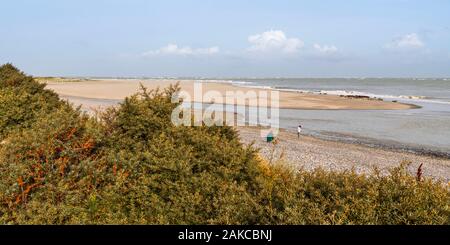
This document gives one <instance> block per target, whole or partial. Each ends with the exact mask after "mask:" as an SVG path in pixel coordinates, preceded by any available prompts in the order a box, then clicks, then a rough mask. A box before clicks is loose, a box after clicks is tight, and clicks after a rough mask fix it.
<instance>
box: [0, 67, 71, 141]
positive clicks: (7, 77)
mask: <svg viewBox="0 0 450 245" xmlns="http://www.w3.org/2000/svg"><path fill="white" fill-rule="evenodd" d="M60 106H68V105H67V104H66V103H64V102H62V101H60V100H59V98H58V95H57V94H55V93H54V92H52V91H49V90H46V89H45V85H44V84H40V83H38V82H36V81H34V79H33V78H32V77H30V76H26V75H25V74H24V73H23V72H21V71H19V70H18V69H17V68H15V67H14V66H12V65H11V64H6V65H3V66H0V141H1V140H2V139H3V138H4V137H6V135H7V134H9V133H10V132H11V131H14V130H21V129H24V128H29V127H30V126H31V125H32V124H33V123H34V122H35V120H36V119H37V118H38V117H39V115H44V114H47V113H50V112H51V111H53V110H54V109H56V108H58V107H60Z"/></svg>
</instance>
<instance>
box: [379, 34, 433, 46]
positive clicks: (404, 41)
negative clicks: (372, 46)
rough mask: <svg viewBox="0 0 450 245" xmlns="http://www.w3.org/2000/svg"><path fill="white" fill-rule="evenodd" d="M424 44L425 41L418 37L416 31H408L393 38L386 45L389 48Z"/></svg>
mask: <svg viewBox="0 0 450 245" xmlns="http://www.w3.org/2000/svg"><path fill="white" fill-rule="evenodd" d="M424 46H425V43H424V42H423V41H422V40H421V39H420V37H419V35H417V33H410V34H406V35H404V36H401V37H398V38H395V39H394V40H392V42H390V43H388V44H387V45H386V47H387V48H390V49H417V48H422V47H424Z"/></svg>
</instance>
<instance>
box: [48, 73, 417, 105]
mask: <svg viewBox="0 0 450 245" xmlns="http://www.w3.org/2000/svg"><path fill="white" fill-rule="evenodd" d="M39 80H40V81H41V82H43V83H46V84H47V88H49V89H52V90H54V91H55V92H57V93H58V94H60V95H64V96H74V97H81V98H91V99H124V98H125V97H127V96H130V95H132V94H134V93H136V92H138V91H139V84H140V83H142V84H143V85H144V86H145V87H147V88H149V89H156V88H158V87H159V88H164V87H167V86H169V85H170V84H174V83H175V82H179V83H180V86H181V88H182V90H184V91H186V92H188V93H190V94H192V95H193V94H194V91H193V87H194V83H195V81H194V80H121V79H116V80H98V79H96V80H86V79H85V80H83V79H81V80H73V79H71V80H61V81H55V80H53V79H39ZM131 81H133V82H131ZM136 81H139V82H140V83H137V82H136ZM202 85H203V92H204V93H205V92H207V91H211V90H214V91H219V92H220V93H222V94H225V92H226V91H242V92H244V93H247V92H249V91H254V92H256V93H259V92H261V91H265V92H268V91H272V89H263V88H249V87H241V86H236V85H232V84H229V83H223V82H220V81H216V82H215V81H210V82H202ZM279 94H280V104H279V108H280V109H302V110H408V109H417V108H420V107H419V106H417V105H413V104H405V103H398V102H397V103H396V102H389V101H382V100H375V99H365V98H347V97H342V96H337V95H323V94H311V93H297V92H291V91H279ZM193 102H201V101H198V100H194V101H193Z"/></svg>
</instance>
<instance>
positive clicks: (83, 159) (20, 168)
mask: <svg viewBox="0 0 450 245" xmlns="http://www.w3.org/2000/svg"><path fill="white" fill-rule="evenodd" d="M178 89H179V88H178V87H177V86H171V87H169V88H167V89H164V90H150V91H147V90H146V89H145V88H142V90H141V92H140V93H137V94H135V95H133V96H131V97H128V98H126V99H125V100H124V101H123V102H122V103H121V104H120V105H118V106H117V107H114V108H110V109H108V110H106V111H104V112H99V113H98V115H96V116H89V115H87V114H85V113H83V112H82V111H81V110H80V108H74V107H73V106H71V105H70V104H69V103H68V102H66V101H63V100H61V99H59V97H58V95H57V94H56V93H54V92H52V91H50V90H46V89H45V85H43V84H41V83H39V82H37V81H36V80H35V79H33V78H32V77H31V76H27V75H26V74H24V73H23V72H21V71H20V70H18V69H17V68H15V67H14V66H12V65H11V64H6V65H3V66H1V67H0V142H1V143H0V224H450V191H449V186H448V184H446V183H441V182H437V181H433V180H431V179H426V178H422V176H421V174H420V175H418V176H411V175H410V174H409V173H408V171H406V168H405V165H404V164H400V163H399V167H398V168H395V169H392V170H391V172H390V173H389V174H387V175H386V174H380V173H377V172H376V171H374V173H373V174H372V175H359V174H356V173H354V172H351V171H350V172H332V171H324V170H321V169H317V170H314V171H303V170H294V169H292V168H290V167H287V166H285V165H283V163H281V162H280V163H274V162H270V163H269V162H267V161H266V160H264V159H263V158H261V157H260V156H259V154H258V149H255V148H254V147H253V146H251V145H250V146H245V145H243V144H242V143H241V142H240V140H239V137H238V133H237V132H236V131H235V129H233V128H232V127H228V126H225V127H206V126H202V127H183V126H179V127H177V126H174V125H173V124H172V123H171V119H170V117H171V114H172V111H173V109H174V108H176V107H177V106H178V104H174V103H171V97H172V95H173V94H174V93H176V92H177V91H178Z"/></svg>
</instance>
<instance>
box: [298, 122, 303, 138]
mask: <svg viewBox="0 0 450 245" xmlns="http://www.w3.org/2000/svg"><path fill="white" fill-rule="evenodd" d="M302 129H303V127H302V125H298V128H297V134H298V138H299V139H300V134H301V133H302Z"/></svg>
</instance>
